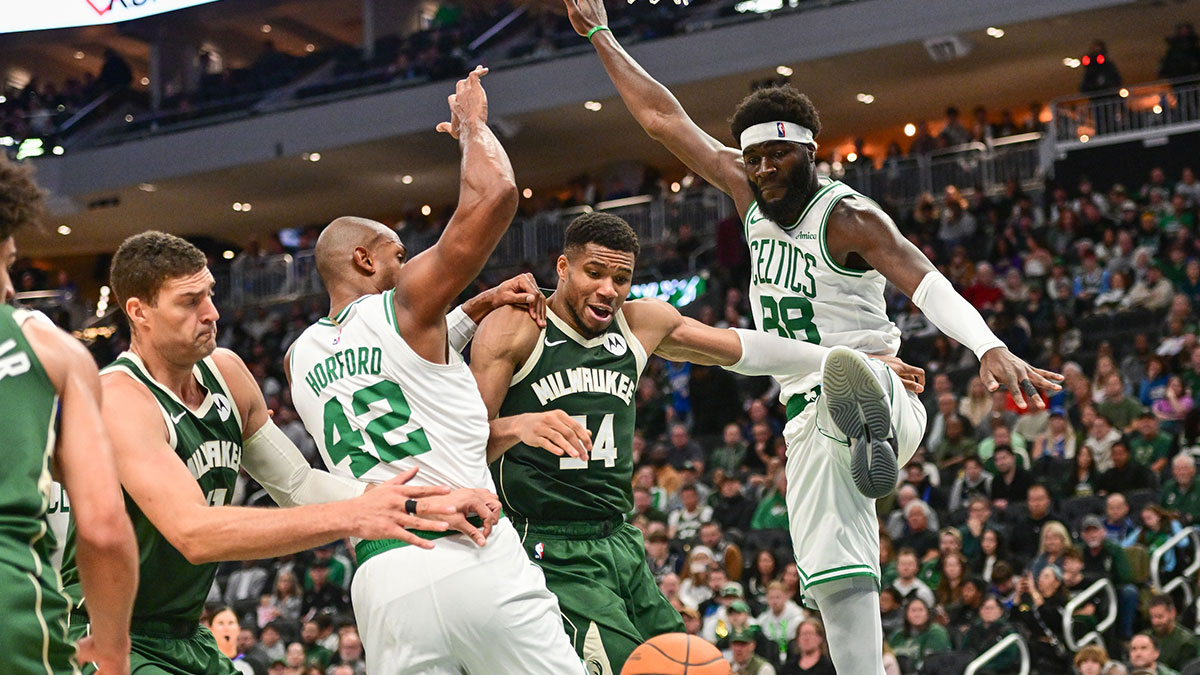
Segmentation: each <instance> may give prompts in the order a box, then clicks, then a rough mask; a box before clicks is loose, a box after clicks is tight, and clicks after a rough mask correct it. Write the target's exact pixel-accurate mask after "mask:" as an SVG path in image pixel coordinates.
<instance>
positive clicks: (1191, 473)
mask: <svg viewBox="0 0 1200 675" xmlns="http://www.w3.org/2000/svg"><path fill="white" fill-rule="evenodd" d="M1171 476H1172V480H1169V481H1167V483H1166V484H1165V485H1163V488H1162V496H1161V499H1160V502H1161V503H1162V505H1163V506H1165V507H1167V508H1168V509H1170V510H1173V511H1178V512H1179V515H1180V517H1181V518H1182V519H1183V520H1184V522H1185V523H1192V522H1194V521H1195V520H1196V519H1197V517H1200V485H1198V484H1197V483H1196V460H1195V459H1194V458H1193V457H1192V455H1191V453H1189V452H1186V451H1185V452H1181V453H1179V454H1178V455H1175V458H1174V459H1172V460H1171Z"/></svg>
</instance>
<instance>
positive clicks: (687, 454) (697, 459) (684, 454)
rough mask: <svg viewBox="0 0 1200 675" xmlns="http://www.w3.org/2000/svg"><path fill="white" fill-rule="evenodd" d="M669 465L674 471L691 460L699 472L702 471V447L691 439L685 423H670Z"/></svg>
mask: <svg viewBox="0 0 1200 675" xmlns="http://www.w3.org/2000/svg"><path fill="white" fill-rule="evenodd" d="M669 458H670V459H669V461H670V462H671V466H672V467H674V468H675V470H676V471H678V470H679V469H681V468H683V465H684V464H685V463H687V462H692V463H693V464H694V465H695V466H696V468H697V469H698V470H699V471H700V473H704V449H703V448H701V447H700V444H699V443H697V442H696V441H694V440H692V436H691V434H690V433H688V428H687V425H685V424H680V423H676V424H672V425H671V449H670V455H669Z"/></svg>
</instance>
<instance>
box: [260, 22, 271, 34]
mask: <svg viewBox="0 0 1200 675" xmlns="http://www.w3.org/2000/svg"><path fill="white" fill-rule="evenodd" d="M259 30H261V31H262V32H264V33H270V32H271V24H269V23H264V24H263V25H262V27H261V28H259Z"/></svg>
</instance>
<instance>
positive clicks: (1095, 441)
mask: <svg viewBox="0 0 1200 675" xmlns="http://www.w3.org/2000/svg"><path fill="white" fill-rule="evenodd" d="M1119 440H1121V432H1120V430H1119V429H1117V428H1116V425H1115V423H1114V422H1113V421H1112V420H1111V419H1109V418H1108V417H1107V416H1105V415H1104V414H1103V413H1099V414H1097V415H1096V416H1095V419H1093V420H1092V422H1091V426H1090V427H1089V428H1088V436H1087V439H1085V440H1084V442H1083V444H1084V446H1085V447H1086V448H1087V449H1088V450H1091V451H1092V458H1093V459H1094V460H1095V463H1096V470H1097V472H1098V473H1103V472H1105V471H1108V470H1109V469H1111V468H1112V467H1113V460H1112V447H1113V445H1115V444H1116V443H1117V441H1119ZM1097 478H1099V477H1098V476H1097ZM1092 487H1096V483H1095V482H1093V483H1092Z"/></svg>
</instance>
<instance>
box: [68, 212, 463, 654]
mask: <svg viewBox="0 0 1200 675" xmlns="http://www.w3.org/2000/svg"><path fill="white" fill-rule="evenodd" d="M111 286H112V289H113V292H114V294H115V296H116V298H117V301H118V303H119V305H120V307H121V309H122V310H123V311H124V313H125V316H126V317H127V318H128V319H129V324H130V328H131V332H132V339H131V345H130V350H129V351H128V352H126V353H125V354H123V355H122V356H121V357H120V358H119V359H118V360H117V361H116V362H115V363H114V364H113V366H112V367H110V368H108V369H106V371H105V373H104V375H103V377H102V385H103V387H104V403H103V408H102V410H103V414H104V420H105V423H106V424H107V427H108V433H109V435H110V436H111V438H112V442H113V447H114V451H115V457H116V464H117V471H118V475H119V477H120V481H121V486H122V487H123V488H124V490H125V495H126V507H127V510H128V512H129V514H130V517H131V519H132V521H133V526H134V532H135V533H136V536H137V543H138V548H139V566H140V577H141V579H142V583H141V584H140V585H139V586H138V590H137V596H136V598H135V601H134V607H133V616H132V621H131V623H130V636H131V637H130V640H131V645H132V652H131V655H130V662H131V667H132V672H134V673H140V674H141V675H159V674H169V675H199V674H203V675H233V674H234V673H235V670H234V666H233V662H231V661H230V660H229V659H228V658H227V657H225V655H223V654H221V653H220V651H218V649H217V645H216V642H215V640H214V639H213V636H212V633H210V632H209V630H208V629H207V628H202V627H201V626H200V623H199V621H200V614H201V611H202V609H203V604H204V598H205V596H206V595H207V594H208V591H209V589H210V588H211V586H212V583H213V578H214V577H215V575H216V570H217V563H218V562H220V561H223V560H257V559H261V558H270V557H275V556H279V555H285V554H288V553H295V552H298V551H303V550H306V549H309V548H313V547H315V546H317V545H319V544H323V543H326V542H330V541H334V540H337V539H342V538H345V537H350V536H354V537H363V538H372V539H379V538H397V539H401V540H404V541H407V542H409V543H410V544H412V545H413V546H419V547H422V548H429V547H431V546H432V544H431V543H430V542H428V541H426V540H425V539H422V538H419V537H417V536H416V535H414V534H413V533H411V532H409V531H408V530H407V529H405V528H409V527H411V528H419V529H421V530H433V531H439V532H440V531H444V530H446V529H447V527H448V524H447V522H444V521H442V520H432V519H431V518H432V517H439V518H449V519H454V518H461V517H462V515H461V513H459V511H460V509H459V508H458V506H457V504H458V503H459V502H458V501H457V500H458V499H459V498H461V497H466V498H469V499H470V500H471V501H474V499H475V496H474V494H473V493H470V494H466V493H461V494H459V496H458V497H456V494H448V493H450V491H449V489H448V488H444V487H434V486H427V487H409V486H405V485H403V483H404V482H407V481H408V480H409V479H411V478H412V476H413V475H414V474H415V471H409V472H407V473H403V474H401V475H399V476H397V477H396V478H395V479H393V480H391V481H389V482H387V483H382V484H380V485H377V486H374V487H373V488H372V489H371V490H367V491H364V488H365V486H364V485H363V484H361V483H358V482H355V481H347V480H344V479H341V478H338V477H335V476H332V475H330V474H328V473H326V472H324V471H315V470H311V469H309V467H308V465H307V462H305V461H304V458H303V456H302V455H301V454H300V451H299V450H298V449H296V447H295V446H294V445H293V444H292V443H291V441H289V440H288V439H287V437H286V436H284V435H283V432H282V431H280V430H279V429H278V428H277V427H276V426H275V425H274V423H273V422H271V420H270V418H269V415H268V413H267V407H266V402H265V401H264V400H263V395H262V391H261V390H260V389H259V387H258V384H257V383H256V382H255V380H254V377H253V376H252V375H251V374H250V371H249V370H248V369H247V368H246V365H245V364H244V363H242V360H241V359H240V358H238V356H237V355H235V354H234V353H232V352H230V351H228V350H218V349H216V321H217V318H218V313H217V309H216V307H215V306H214V305H213V301H212V290H213V277H212V274H210V273H209V271H208V268H207V267H206V259H205V256H204V254H203V253H202V252H201V251H200V250H199V249H197V248H196V247H195V246H193V245H191V244H189V243H188V242H186V241H184V240H183V239H180V238H179V237H175V236H173V235H169V234H164V233H162V232H145V233H142V234H139V235H135V236H133V237H130V238H129V239H126V240H125V242H124V243H122V244H121V247H120V248H119V249H118V250H117V252H116V254H115V255H114V256H113V261H112V270H111ZM241 468H245V469H246V471H247V472H248V473H249V474H250V475H251V477H253V478H254V479H255V480H257V481H258V482H259V483H260V484H262V485H263V487H264V488H266V489H267V491H268V492H269V493H270V494H271V496H272V497H273V498H274V499H275V501H276V502H277V503H279V504H280V505H281V506H285V507H288V508H242V507H235V506H230V502H231V500H232V498H233V487H234V481H235V480H236V478H237V474H238V471H239V469H241ZM418 497H419V498H421V499H420V500H419V501H418V502H417V508H415V509H412V511H415V513H416V514H420V517H419V516H418V515H412V514H411V513H412V512H411V511H409V509H408V508H407V507H406V502H407V501H410V500H411V499H415V498H418ZM73 501H74V500H73ZM75 511H78V507H75ZM78 552H79V549H78V544H77V541H76V542H72V541H70V540H69V541H68V543H67V548H66V551H65V553H64V557H63V559H64V564H63V575H64V580H65V583H66V586H67V592H68V593H69V594H70V595H71V596H72V598H73V599H74V600H75V602H76V608H75V611H74V612H73V613H72V614H71V617H70V622H71V631H72V634H73V635H83V634H84V633H85V632H86V631H87V629H88V624H89V623H91V622H92V621H93V620H94V618H93V616H92V614H93V609H92V607H93V602H92V600H93V599H92V597H91V596H86V597H85V593H84V592H83V589H82V588H81V587H80V585H79V583H78V582H79V575H78V571H79V569H78V567H77V561H78V560H79V556H78V555H77V553H78Z"/></svg>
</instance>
